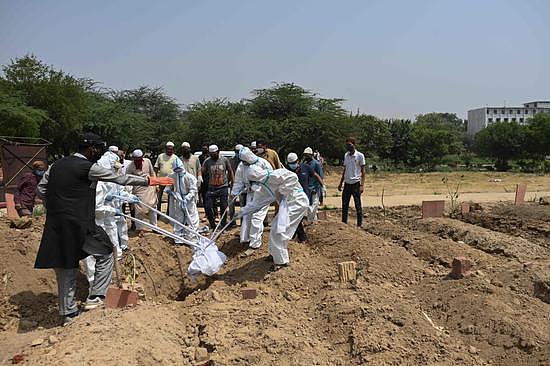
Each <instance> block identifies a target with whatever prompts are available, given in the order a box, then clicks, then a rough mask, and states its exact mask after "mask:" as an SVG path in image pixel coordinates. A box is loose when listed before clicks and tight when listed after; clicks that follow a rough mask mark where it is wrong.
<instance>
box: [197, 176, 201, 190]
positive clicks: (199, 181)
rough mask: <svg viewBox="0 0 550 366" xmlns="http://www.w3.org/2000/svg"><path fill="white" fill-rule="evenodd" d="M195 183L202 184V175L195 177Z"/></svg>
mask: <svg viewBox="0 0 550 366" xmlns="http://www.w3.org/2000/svg"><path fill="white" fill-rule="evenodd" d="M197 183H198V185H199V187H200V186H201V185H202V175H199V176H198V177H197Z"/></svg>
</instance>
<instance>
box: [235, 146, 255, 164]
mask: <svg viewBox="0 0 550 366" xmlns="http://www.w3.org/2000/svg"><path fill="white" fill-rule="evenodd" d="M239 158H240V159H241V160H242V161H244V162H245V163H248V164H254V163H255V162H257V161H258V157H257V156H256V154H254V153H253V152H252V151H251V150H250V149H249V148H248V147H243V148H242V149H241V150H240V151H239Z"/></svg>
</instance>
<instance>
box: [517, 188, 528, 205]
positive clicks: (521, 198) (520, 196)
mask: <svg viewBox="0 0 550 366" xmlns="http://www.w3.org/2000/svg"><path fill="white" fill-rule="evenodd" d="M526 191H527V186H526V185H525V184H517V185H516V199H515V201H514V204H515V205H516V206H518V205H522V204H523V202H525V192H526Z"/></svg>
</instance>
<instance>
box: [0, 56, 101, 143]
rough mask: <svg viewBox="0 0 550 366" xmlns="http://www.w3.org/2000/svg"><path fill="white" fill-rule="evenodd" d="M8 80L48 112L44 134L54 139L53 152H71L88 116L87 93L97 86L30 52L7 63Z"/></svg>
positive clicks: (29, 102) (32, 104) (42, 128)
mask: <svg viewBox="0 0 550 366" xmlns="http://www.w3.org/2000/svg"><path fill="white" fill-rule="evenodd" d="M2 70H3V72H4V80H5V81H7V82H8V84H9V86H10V88H13V89H14V90H17V91H19V92H20V93H21V95H22V96H23V98H24V99H25V104H26V105H28V106H30V107H34V108H38V109H42V110H44V111H46V112H47V114H48V117H49V118H48V119H47V120H45V121H44V122H43V123H42V124H41V125H40V136H41V137H42V138H45V139H47V140H49V141H51V142H52V146H51V147H50V148H49V150H50V152H51V153H54V154H57V153H65V154H67V153H69V152H71V151H73V150H74V148H75V147H76V146H75V145H76V143H75V142H76V141H77V139H76V137H77V136H78V133H79V132H80V131H81V127H82V124H83V122H84V119H85V117H86V93H87V92H88V91H89V90H91V89H92V88H93V82H91V81H90V80H89V79H77V78H75V77H73V76H72V75H69V74H67V73H65V72H63V71H61V70H55V69H54V68H53V67H51V66H48V65H46V64H44V63H43V62H41V61H40V60H38V59H37V58H36V57H35V56H32V55H27V56H24V57H22V58H19V59H15V60H14V61H12V63H11V64H10V65H7V66H3V67H2Z"/></svg>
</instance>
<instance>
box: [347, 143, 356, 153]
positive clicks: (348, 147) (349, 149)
mask: <svg viewBox="0 0 550 366" xmlns="http://www.w3.org/2000/svg"><path fill="white" fill-rule="evenodd" d="M354 148H355V147H354V146H353V144H349V143H348V144H346V149H347V150H348V151H353V149H354Z"/></svg>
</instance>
